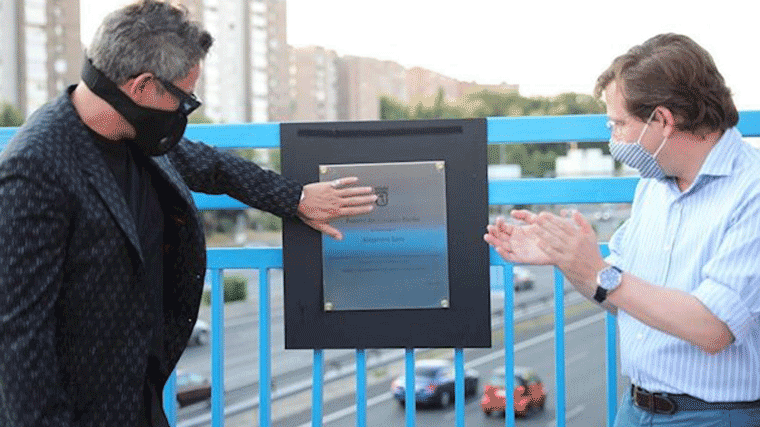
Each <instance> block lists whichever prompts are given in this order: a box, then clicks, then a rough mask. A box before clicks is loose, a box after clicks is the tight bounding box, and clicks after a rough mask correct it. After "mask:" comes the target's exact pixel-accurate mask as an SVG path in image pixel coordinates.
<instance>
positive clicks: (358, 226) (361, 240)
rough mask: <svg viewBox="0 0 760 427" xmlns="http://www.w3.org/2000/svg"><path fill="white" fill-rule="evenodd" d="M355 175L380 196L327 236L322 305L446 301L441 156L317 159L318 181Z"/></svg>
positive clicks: (403, 305)
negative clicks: (352, 160)
mask: <svg viewBox="0 0 760 427" xmlns="http://www.w3.org/2000/svg"><path fill="white" fill-rule="evenodd" d="M348 176H356V177H358V178H359V184H357V185H360V186H371V187H373V188H374V189H375V194H377V195H378V199H377V201H376V202H375V204H376V206H375V209H374V210H373V211H372V212H371V213H370V214H367V215H363V216H354V217H348V218H341V219H338V220H335V221H333V222H332V223H331V224H332V225H333V226H335V227H336V228H338V229H340V230H341V232H342V233H343V236H344V237H343V240H341V241H338V240H335V239H333V238H331V237H327V236H323V238H322V269H323V275H322V277H323V280H322V285H323V296H324V301H323V302H324V311H345V310H389V309H420V308H427V309H441V308H448V307H449V262H448V244H447V233H446V179H445V177H446V168H445V162H444V161H425V162H402V163H362V164H339V165H320V166H319V178H320V181H323V182H324V181H332V180H334V179H337V178H343V177H348Z"/></svg>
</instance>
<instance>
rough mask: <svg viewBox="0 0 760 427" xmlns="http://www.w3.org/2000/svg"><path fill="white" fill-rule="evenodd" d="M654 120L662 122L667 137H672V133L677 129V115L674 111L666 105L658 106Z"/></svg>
mask: <svg viewBox="0 0 760 427" xmlns="http://www.w3.org/2000/svg"><path fill="white" fill-rule="evenodd" d="M654 121H655V122H659V123H660V124H662V127H663V129H664V131H665V136H666V137H670V135H671V134H672V133H673V132H675V131H676V117H675V116H674V115H673V112H672V111H670V110H669V109H668V108H666V107H663V106H659V107H657V109H656V110H655V113H654Z"/></svg>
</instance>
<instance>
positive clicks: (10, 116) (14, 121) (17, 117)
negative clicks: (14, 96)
mask: <svg viewBox="0 0 760 427" xmlns="http://www.w3.org/2000/svg"><path fill="white" fill-rule="evenodd" d="M1 110H2V111H0V126H2V127H6V126H11V127H15V126H21V125H22V124H23V123H24V115H23V114H21V111H19V110H18V109H17V108H16V107H14V106H12V105H10V104H8V103H3V104H2V106H1Z"/></svg>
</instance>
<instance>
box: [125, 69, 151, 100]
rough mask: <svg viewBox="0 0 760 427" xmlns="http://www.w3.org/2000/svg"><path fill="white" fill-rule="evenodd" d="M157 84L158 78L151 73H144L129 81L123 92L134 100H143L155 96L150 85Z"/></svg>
mask: <svg viewBox="0 0 760 427" xmlns="http://www.w3.org/2000/svg"><path fill="white" fill-rule="evenodd" d="M155 84H156V78H155V76H153V74H151V73H142V74H140V75H138V76H136V77H133V78H131V79H129V80H127V82H126V83H124V84H123V85H122V90H123V91H124V92H126V94H127V95H129V97H130V98H132V99H133V100H136V101H139V100H143V99H145V98H146V97H148V96H154V94H153V93H152V92H150V91H149V90H148V89H150V85H155Z"/></svg>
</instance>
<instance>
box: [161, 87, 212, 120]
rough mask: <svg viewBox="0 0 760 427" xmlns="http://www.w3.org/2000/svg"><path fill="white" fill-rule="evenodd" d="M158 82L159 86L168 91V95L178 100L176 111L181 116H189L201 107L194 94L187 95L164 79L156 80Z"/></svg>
mask: <svg viewBox="0 0 760 427" xmlns="http://www.w3.org/2000/svg"><path fill="white" fill-rule="evenodd" d="M158 81H160V82H161V84H162V85H163V86H164V87H165V88H166V90H167V91H169V93H171V94H172V95H174V96H176V97H177V99H179V108H178V109H177V111H179V112H181V113H182V114H184V115H186V116H189V115H190V113H192V112H193V111H195V110H197V109H198V107H200V106H201V104H202V103H201V101H200V99H198V98H197V97H196V96H195V94H193V93H191V94H188V93H187V92H185V91H184V90H182V89H180V88H178V87H177V86H174V85H173V84H171V83H170V82H168V81H166V80H164V79H158Z"/></svg>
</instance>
